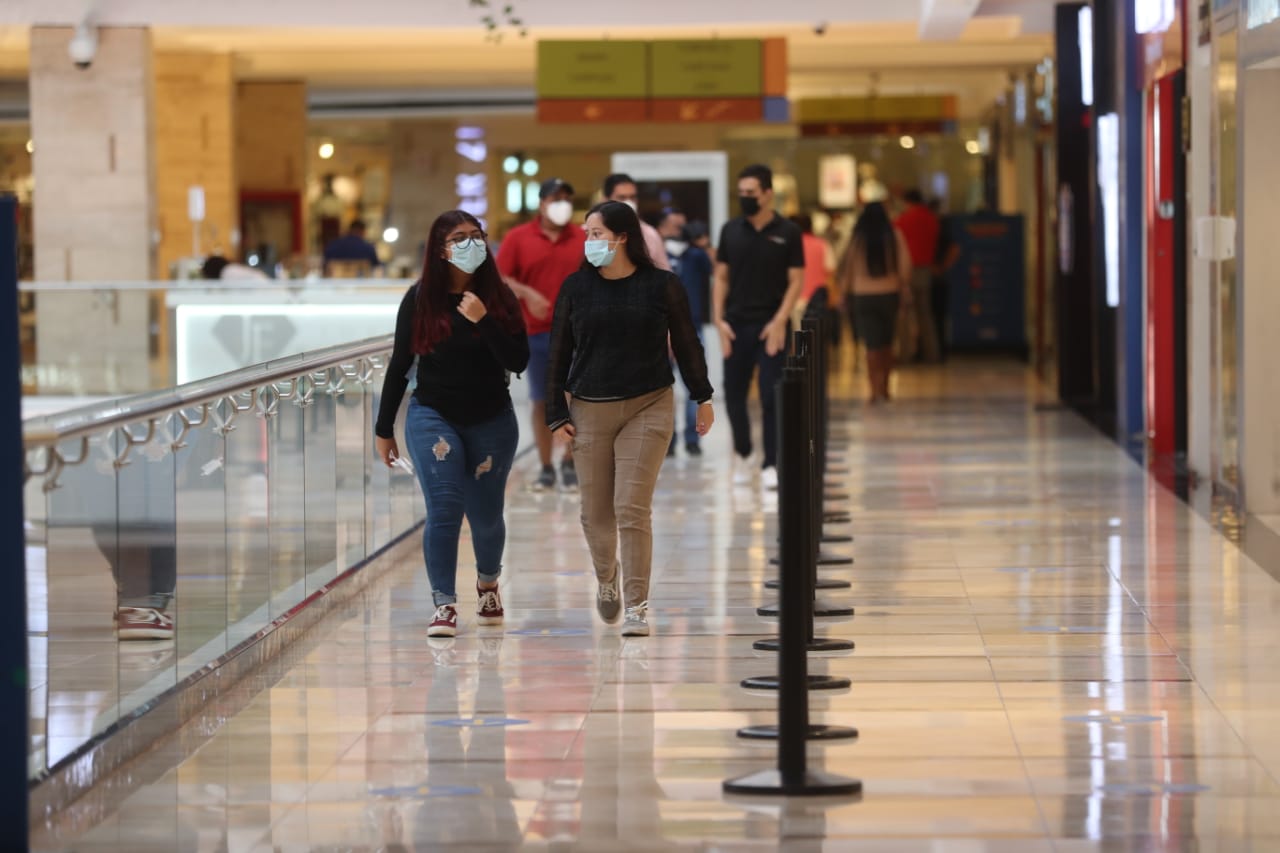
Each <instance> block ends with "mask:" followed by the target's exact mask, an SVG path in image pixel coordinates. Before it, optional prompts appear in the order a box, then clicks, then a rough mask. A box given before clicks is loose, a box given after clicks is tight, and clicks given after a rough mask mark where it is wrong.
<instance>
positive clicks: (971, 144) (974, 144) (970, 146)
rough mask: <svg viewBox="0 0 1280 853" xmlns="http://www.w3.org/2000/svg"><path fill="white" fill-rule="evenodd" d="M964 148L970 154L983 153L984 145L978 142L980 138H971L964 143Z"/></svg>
mask: <svg viewBox="0 0 1280 853" xmlns="http://www.w3.org/2000/svg"><path fill="white" fill-rule="evenodd" d="M964 150H965V151H968V152H969V153H970V154H980V153H982V146H981V145H979V144H978V140H976V139H970V140H969V141H968V142H966V143H965V144H964Z"/></svg>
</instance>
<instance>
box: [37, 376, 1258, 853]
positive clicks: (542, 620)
mask: <svg viewBox="0 0 1280 853" xmlns="http://www.w3.org/2000/svg"><path fill="white" fill-rule="evenodd" d="M900 390H901V394H900V398H901V399H900V401H899V402H897V403H895V404H893V405H892V406H891V407H888V408H882V409H878V410H867V409H865V408H853V409H849V410H847V412H848V414H847V416H846V417H845V419H844V420H843V422H842V425H840V426H838V427H837V432H840V433H847V435H848V438H849V441H848V446H847V449H846V450H845V451H844V453H845V457H846V463H847V467H848V469H849V470H850V471H851V473H850V474H849V475H847V476H846V477H844V480H845V486H846V487H847V488H848V490H849V491H850V493H851V501H850V508H851V509H852V511H853V516H854V519H855V522H854V524H853V525H852V526H851V528H849V529H850V530H851V532H853V533H855V534H856V536H857V541H856V543H855V544H854V545H853V546H848V545H843V546H842V545H829V546H827V548H828V549H829V550H832V551H842V550H843V551H845V552H848V553H853V554H854V555H855V556H856V559H857V562H856V564H855V565H854V566H852V567H849V568H837V569H832V570H826V571H824V575H828V576H831V577H838V578H846V579H848V580H850V581H852V582H853V588H852V590H850V591H848V592H836V593H829V594H828V595H829V597H830V598H831V599H832V600H835V601H841V600H843V601H851V602H852V603H853V604H854V605H855V606H856V607H857V609H858V612H857V616H856V618H854V619H852V620H845V621H839V622H834V623H832V624H828V625H824V626H823V627H822V630H823V632H824V633H827V634H831V635H836V636H843V637H849V638H852V639H854V640H855V641H856V643H857V649H856V651H855V652H854V653H852V654H848V655H843V656H835V657H829V658H818V657H814V658H812V659H811V669H812V671H816V672H830V673H834V674H841V675H845V676H848V677H849V678H851V679H852V680H853V688H852V689H851V690H849V691H845V692H843V693H840V694H836V695H828V694H826V693H815V694H814V695H813V696H812V699H811V710H812V713H813V720H814V721H815V722H833V723H843V724H848V725H855V726H857V727H858V728H859V729H860V731H861V738H860V739H859V740H858V741H856V742H850V743H839V744H834V745H829V746H821V747H819V746H814V747H812V748H811V750H810V761H811V763H812V764H813V765H814V766H820V767H825V768H826V769H827V770H829V771H832V772H836V773H842V774H846V775H852V776H857V777H859V778H861V779H862V780H863V781H864V783H865V792H864V795H863V797H862V798H861V799H860V800H858V801H827V800H819V801H811V802H805V801H790V802H782V801H774V800H764V801H758V802H757V801H743V800H738V799H730V798H726V797H725V796H723V795H722V794H721V782H722V781H723V780H724V779H725V778H728V777H733V776H738V775H742V774H745V773H749V772H752V771H755V770H759V769H764V768H766V767H768V766H769V765H770V764H771V763H772V762H773V761H774V754H773V751H772V746H771V745H768V744H763V745H762V744H759V743H753V742H748V741H743V740H739V739H738V738H736V737H735V731H736V729H737V728H738V727H740V726H742V725H744V724H747V723H765V722H773V721H774V720H775V718H776V715H775V712H774V703H775V699H774V698H773V697H772V696H770V695H767V694H752V693H747V692H745V691H743V690H742V689H740V688H739V686H738V681H739V679H741V678H742V677H744V676H747V675H753V674H765V673H769V672H771V671H772V670H774V669H775V659H774V658H773V657H772V656H770V655H767V654H763V653H758V652H755V651H753V650H752V647H751V641H752V638H753V637H756V636H762V635H765V634H768V633H769V632H770V630H771V623H769V622H767V621H765V620H762V619H759V618H758V617H757V616H756V615H755V606H756V605H757V604H759V603H761V602H764V601H768V600H770V599H771V598H772V597H773V594H772V593H770V592H767V591H766V590H764V589H763V588H762V586H761V582H762V581H763V580H764V579H765V578H766V577H768V576H769V571H768V567H767V557H768V556H769V555H770V553H771V551H772V543H773V539H774V535H775V529H776V528H775V527H774V524H773V516H772V514H771V513H770V512H769V511H768V510H769V507H768V506H767V500H766V501H765V502H764V503H763V504H762V498H761V497H760V496H759V495H758V494H757V493H756V492H754V491H752V490H750V489H731V488H729V487H728V486H727V485H726V483H727V469H728V458H727V455H728V431H727V429H726V426H727V424H724V423H721V424H719V425H717V429H716V432H715V433H714V435H713V437H712V439H711V440H710V441H709V442H708V453H707V455H706V456H705V457H704V458H703V459H701V460H693V459H686V458H683V457H681V458H680V459H678V460H676V461H674V462H672V463H670V464H668V466H667V468H666V470H665V471H664V472H663V477H662V481H661V484H660V492H661V494H660V497H659V499H658V501H657V507H656V512H655V527H656V548H655V578H656V579H655V585H654V588H653V594H652V603H653V606H654V611H655V614H654V615H655V624H656V634H655V636H653V637H651V638H649V639H641V640H625V641H624V640H621V639H620V638H619V637H618V636H617V632H616V629H610V628H605V627H602V626H601V625H600V624H598V622H597V621H596V619H595V617H594V614H593V612H592V601H593V596H594V585H593V583H592V581H591V579H590V576H589V574H588V571H587V568H586V566H587V560H586V549H585V547H584V544H583V541H582V536H581V533H580V531H579V529H578V525H577V519H576V514H577V513H576V502H575V500H574V499H573V498H571V497H559V496H550V497H533V496H530V495H526V494H524V493H523V492H521V491H520V490H519V485H520V484H518V483H516V484H514V485H513V488H514V491H513V496H512V500H511V508H510V509H511V511H510V515H509V520H510V541H509V542H508V547H507V564H508V572H507V575H506V578H505V581H504V583H505V587H504V596H505V603H506V606H507V610H508V621H507V625H506V626H505V629H497V630H494V629H480V630H478V629H476V627H475V626H474V617H469V618H467V619H466V620H465V621H464V625H463V634H462V636H460V637H459V638H458V639H457V640H456V641H455V642H453V643H435V644H428V642H427V641H426V639H425V636H424V631H425V626H426V622H427V620H428V618H429V615H430V608H429V606H428V601H429V592H428V589H427V585H426V582H425V578H424V576H423V572H422V569H421V565H420V560H419V558H418V557H416V556H415V555H414V549H413V548H408V549H406V551H407V554H406V556H405V558H404V561H403V565H402V566H401V567H400V568H398V569H396V570H395V571H394V572H393V573H391V574H390V575H389V577H388V579H387V580H386V581H385V582H383V583H380V584H378V585H377V586H376V587H375V588H374V589H373V591H372V592H371V593H370V594H369V595H368V597H367V600H366V601H365V603H364V605H363V606H360V607H355V608H353V609H351V610H350V611H349V612H347V613H345V614H340V615H336V616H334V617H332V618H331V620H330V621H329V622H328V623H326V624H325V625H324V626H323V627H322V629H320V630H318V631H316V632H314V636H311V637H310V638H309V639H307V640H305V641H304V642H303V643H302V644H300V646H299V647H297V648H295V649H294V650H292V651H291V652H290V653H288V654H287V655H286V656H285V659H284V660H282V661H280V662H278V663H277V664H275V665H273V666H272V667H270V668H269V670H268V671H267V672H264V673H262V674H261V675H260V676H257V677H254V678H252V679H250V683H248V684H246V685H244V686H243V687H242V688H240V689H238V691H237V692H236V695H234V696H232V697H230V698H229V699H228V700H227V702H226V703H224V705H223V706H220V707H219V708H218V709H215V712H214V713H213V714H212V715H211V717H210V718H209V719H205V720H202V721H200V722H199V723H198V724H193V725H192V726H190V727H188V729H187V730H186V731H184V732H183V733H182V734H181V735H180V736H178V737H176V738H174V739H173V740H172V741H170V742H166V743H162V744H159V745H158V746H157V749H156V750H155V751H154V752H153V753H151V754H149V755H148V756H145V757H144V758H143V759H142V760H140V761H138V762H136V764H135V765H134V766H133V767H131V768H129V770H128V772H127V773H122V774H118V776H117V777H116V778H115V779H113V780H111V785H110V786H109V790H107V791H104V793H103V795H102V796H97V797H93V796H91V797H89V798H86V800H85V801H83V802H82V804H81V805H80V806H78V807H77V808H73V809H71V810H68V812H67V813H66V814H64V815H62V816H61V817H60V818H59V822H58V823H57V824H56V825H55V826H53V827H51V828H50V829H49V830H48V831H47V832H42V833H41V834H40V835H39V836H38V837H37V839H36V842H37V847H39V848H40V849H66V850H77V851H85V853H90V851H102V850H120V851H151V850H155V851H162V850H163V851H168V850H183V851H187V850H191V851H196V850H209V851H217V850H232V851H239V850H249V851H253V850H263V851H270V850H278V851H295V850H296V851H303V850H367V851H376V850H387V851H391V850H402V851H403V850H419V851H426V850H438V849H457V850H515V849H530V850H553V849H554V850H584V851H603V850H611V849H616V850H661V849H701V850H717V851H735V850H748V849H750V850H769V849H778V848H782V849H788V850H867V851H900V850H901V851H917V850H920V851H924V850H928V851H966V853H968V851H979V850H988V851H1017V853H1036V851H1053V850H1056V851H1061V853H1076V851H1085V850H1116V851H1121V850H1142V851H1147V850H1170V851H1193V850H1200V851H1210V850H1213V851H1216V850H1223V851H1264V850H1265V851H1271V850H1277V849H1280V783H1278V781H1277V780H1278V779H1280V726H1277V725H1276V723H1277V722H1278V721H1280V713H1278V712H1277V711H1276V708H1277V707H1278V706H1280V655H1277V654H1276V652H1275V644H1276V636H1277V634H1276V625H1277V620H1280V586H1278V585H1277V583H1276V581H1274V580H1273V579H1272V578H1271V577H1270V576H1269V575H1267V574H1266V573H1265V572H1263V571H1262V570H1261V569H1260V568H1259V567H1258V566H1256V565H1254V564H1252V563H1251V562H1249V561H1248V559H1247V558H1245V557H1243V556H1242V555H1241V554H1240V553H1239V551H1238V550H1237V549H1236V547H1235V546H1233V545H1232V544H1231V543H1230V542H1228V541H1226V540H1225V539H1223V538H1222V537H1220V536H1219V535H1218V534H1216V533H1215V532H1214V531H1213V530H1212V529H1211V528H1210V527H1209V526H1208V524H1206V523H1205V522H1204V521H1202V520H1201V519H1200V518H1199V517H1197V516H1196V515H1194V514H1193V513H1192V512H1191V511H1190V510H1189V509H1187V508H1186V507H1184V506H1183V505H1182V504H1180V503H1179V502H1178V501H1177V500H1176V499H1175V498H1174V497H1173V496H1172V495H1171V494H1169V493H1167V492H1165V491H1163V490H1162V489H1161V488H1160V487H1159V486H1157V485H1156V484H1155V483H1154V481H1152V480H1150V479H1148V478H1147V477H1146V476H1145V475H1144V474H1143V472H1142V471H1141V469H1139V468H1138V467H1137V466H1135V465H1134V464H1132V463H1131V462H1130V461H1128V460H1127V459H1126V458H1125V457H1124V455H1123V454H1122V453H1121V452H1120V451H1119V450H1118V449H1117V448H1116V447H1115V446H1114V445H1113V444H1112V443H1111V442H1109V441H1107V440H1105V439H1104V438H1102V437H1100V436H1098V435H1097V434H1095V433H1094V432H1092V431H1091V430H1090V429H1089V428H1088V427H1087V426H1085V425H1084V424H1083V423H1082V422H1080V421H1078V420H1077V419H1075V418H1074V417H1073V416H1071V415H1068V414H1065V413H1063V412H1059V411H1052V410H1046V411H1038V410H1036V409H1035V408H1034V406H1033V403H1034V402H1035V400H1036V398H1037V394H1036V391H1035V388H1034V386H1033V384H1032V383H1031V382H1030V381H1029V379H1028V378H1027V377H1026V375H1025V374H1024V373H1023V372H1022V371H1021V369H1020V368H1019V367H1017V366H1015V365H1007V366H1002V365H992V364H977V363H959V364H956V365H954V366H952V367H950V368H948V369H945V370H928V371H925V370H921V371H915V372H911V373H908V374H906V375H905V376H904V377H903V378H902V381H901V389H900ZM466 577H467V572H466V571H465V570H464V571H463V572H462V578H463V582H462V583H461V584H460V587H462V588H465V587H466V586H467V583H466V580H465V579H466ZM464 600H465V601H467V602H470V601H473V600H474V599H473V597H471V598H464ZM99 810H101V813H99Z"/></svg>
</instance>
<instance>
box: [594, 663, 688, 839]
mask: <svg viewBox="0 0 1280 853" xmlns="http://www.w3.org/2000/svg"><path fill="white" fill-rule="evenodd" d="M649 667H650V662H649V659H648V657H647V656H646V651H645V647H644V646H643V645H641V644H639V643H636V642H634V641H627V642H626V643H625V644H624V645H623V647H622V652H621V654H620V656H619V659H618V680H617V681H616V682H615V683H606V684H605V685H604V691H605V693H606V694H607V692H608V691H610V690H613V691H616V694H617V703H616V708H617V711H616V712H614V713H593V714H590V715H588V716H587V721H586V724H585V726H584V727H583V759H582V763H583V771H582V790H581V793H580V797H581V803H580V804H581V808H582V834H581V837H580V839H579V849H585V850H598V849H605V848H604V847H603V846H602V845H604V844H605V843H606V842H609V841H620V842H625V844H626V846H627V849H641V848H643V849H650V848H654V849H656V848H658V847H660V846H661V845H662V843H663V842H664V840H665V839H664V837H663V832H662V814H661V808H660V804H661V802H662V801H663V800H664V799H665V798H666V792H665V791H664V790H663V788H662V785H661V784H659V782H658V779H657V771H656V767H655V764H654V740H655V735H654V727H653V721H654V713H653V682H652V676H651V675H650V672H649ZM604 701H605V696H604V695H602V696H601V697H598V698H597V701H596V705H597V707H600V706H602V705H603V703H604Z"/></svg>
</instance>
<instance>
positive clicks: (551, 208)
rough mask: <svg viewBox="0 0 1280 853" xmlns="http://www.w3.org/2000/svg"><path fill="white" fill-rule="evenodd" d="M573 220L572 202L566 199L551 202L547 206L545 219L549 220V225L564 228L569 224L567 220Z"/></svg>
mask: <svg viewBox="0 0 1280 853" xmlns="http://www.w3.org/2000/svg"><path fill="white" fill-rule="evenodd" d="M572 218H573V202H571V201H569V200H568V199H561V200H560V201H553V202H551V204H549V205H547V219H550V220H551V224H553V225H556V226H559V227H564V226H565V225H568V224H569V220H570V219H572Z"/></svg>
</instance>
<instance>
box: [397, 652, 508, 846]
mask: <svg viewBox="0 0 1280 853" xmlns="http://www.w3.org/2000/svg"><path fill="white" fill-rule="evenodd" d="M430 642H431V646H432V649H433V653H434V654H435V657H436V666H435V668H434V670H433V671H432V678H431V684H430V686H429V687H428V688H427V715H428V722H427V726H426V733H425V738H426V750H427V778H426V781H425V782H424V783H423V788H424V799H423V801H422V805H421V806H419V807H418V812H417V815H416V816H415V817H414V822H413V841H414V847H413V849H415V850H420V851H428V850H438V849H440V848H441V847H442V846H443V845H446V844H452V845H460V846H459V849H463V846H465V847H466V849H484V850H490V851H496V850H517V849H519V847H520V844H521V840H522V837H523V834H522V833H521V831H520V822H519V820H518V818H517V817H516V809H515V803H514V802H513V801H514V799H515V788H514V787H513V786H512V784H511V782H510V781H509V780H508V779H507V762H506V758H507V729H508V726H507V725H506V724H505V722H504V721H505V720H506V717H507V712H506V696H505V693H504V691H503V687H502V675H501V670H500V668H499V667H498V666H497V661H498V658H499V654H500V652H501V649H502V638H501V637H484V638H481V639H480V641H479V642H480V666H478V667H467V670H466V677H467V678H475V679H476V688H475V701H474V703H473V705H472V707H473V708H474V712H473V714H472V717H473V718H474V719H473V720H472V722H473V723H477V724H475V725H469V726H468V725H451V724H449V723H450V722H451V721H453V720H461V719H463V718H464V716H465V715H463V713H462V703H461V701H460V700H461V696H460V692H459V685H458V679H459V676H460V671H459V667H458V666H457V665H456V664H455V652H454V649H453V648H452V646H453V643H454V642H456V641H454V640H449V639H444V640H440V639H433V640H431V641H430ZM485 721H489V724H487V725H486V724H484V722H485Z"/></svg>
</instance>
